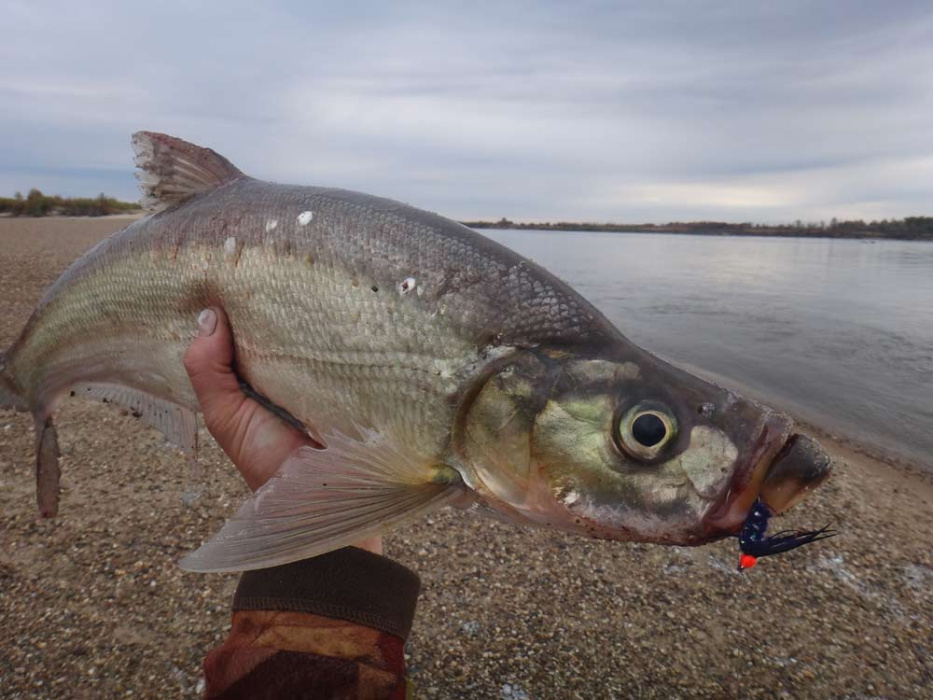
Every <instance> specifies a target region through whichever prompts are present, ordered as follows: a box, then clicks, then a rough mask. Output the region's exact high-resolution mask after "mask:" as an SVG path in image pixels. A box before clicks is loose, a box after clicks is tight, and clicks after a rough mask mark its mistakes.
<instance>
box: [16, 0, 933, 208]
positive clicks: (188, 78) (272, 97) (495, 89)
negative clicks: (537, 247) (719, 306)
mask: <svg viewBox="0 0 933 700" xmlns="http://www.w3.org/2000/svg"><path fill="white" fill-rule="evenodd" d="M751 5H752V4H751V3H744V2H726V1H722V2H711V3H692V2H659V3H651V4H645V3H615V2H614V3H607V2H589V3H572V4H568V3H557V2H550V3H531V2H517V3H481V2H480V3H471V4H470V6H469V7H462V8H461V7H456V6H453V5H447V4H444V3H428V2H400V3H392V4H387V3H375V2H352V1H351V2H346V3H340V4H331V3H304V2H297V0H296V1H295V2H279V3H246V2H225V3H219V2H218V3H198V4H192V3H182V2H173V1H167V2H162V3H157V4H152V3H148V4H135V3H124V2H101V3H94V4H92V5H91V6H76V5H74V4H73V3H67V2H51V3H41V4H39V3H25V2H11V1H9V0H8V1H7V2H5V3H4V4H3V11H4V17H5V18H7V19H9V23H10V26H11V27H15V31H12V32H9V33H8V36H5V40H4V42H3V44H0V103H2V104H3V105H4V110H3V111H2V113H0V188H5V191H12V190H13V189H25V188H28V187H30V186H33V185H35V186H39V187H40V188H43V189H47V190H50V191H54V190H56V189H57V188H67V189H61V191H62V193H66V194H96V193H97V192H99V191H101V190H102V189H104V190H106V191H108V192H112V193H113V194H116V195H119V196H122V197H126V198H131V197H135V192H134V187H135V185H134V181H133V178H132V172H131V157H130V149H129V145H128V142H129V134H130V133H132V132H133V131H135V130H138V129H142V128H144V129H156V130H161V131H166V132H169V133H173V134H176V135H178V136H181V137H183V138H187V139H189V140H192V141H195V142H197V143H203V144H204V145H209V146H211V147H212V148H215V149H216V150H218V151H220V152H222V153H224V154H225V155H227V156H228V157H229V158H231V159H232V160H233V161H234V162H235V163H237V164H238V165H239V166H240V167H241V168H243V169H244V170H246V171H247V172H250V173H252V174H255V175H257V176H260V177H264V178H268V179H274V180H278V181H290V182H299V183H309V184H311V183H313V184H329V185H335V186H342V187H350V188H353V189H359V190H363V191H369V192H373V193H375V194H382V195H386V196H392V197H395V198H398V199H402V200H404V201H408V202H411V203H413V204H417V205H419V206H423V207H425V208H428V209H432V210H436V211H440V212H442V213H445V214H448V215H451V216H455V217H499V216H503V215H505V216H509V217H511V218H525V219H550V218H562V219H587V220H619V221H633V220H644V221H667V220H671V219H678V218H714V217H715V218H723V219H729V220H755V221H758V220H765V221H767V220H787V219H795V218H804V219H806V218H809V217H814V216H818V217H819V218H827V217H831V216H839V217H849V216H856V215H860V213H864V212H875V213H876V214H877V215H878V216H889V217H890V216H904V215H910V214H915V213H924V212H927V213H929V210H928V207H929V201H930V197H929V191H928V190H927V189H926V188H924V187H922V185H921V183H922V180H917V178H918V177H927V176H928V175H929V174H930V173H929V168H928V166H926V165H923V163H926V162H927V161H926V160H925V159H929V158H930V157H931V156H933V130H931V129H930V128H929V115H930V114H931V113H933V78H931V75H933V73H931V71H930V70H929V66H930V65H933V10H930V9H928V4H926V3H921V2H893V3H885V4H883V5H882V4H880V3H879V4H877V5H876V6H875V5H872V4H870V3H863V4H860V5H858V6H856V5H852V4H850V3H846V4H844V5H843V4H840V3H834V2H821V3H812V2H797V1H787V2H783V3H769V4H761V5H760V6H757V7H752V6H751ZM120 172H123V173H125V175H124V176H123V177H120V176H119V175H116V173H120ZM930 181H931V180H930V179H929V178H928V177H927V180H926V182H930Z"/></svg>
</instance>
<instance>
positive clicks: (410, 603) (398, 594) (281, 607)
mask: <svg viewBox="0 0 933 700" xmlns="http://www.w3.org/2000/svg"><path fill="white" fill-rule="evenodd" d="M420 586H421V582H420V580H419V579H418V576H417V574H415V572H413V571H411V570H410V569H407V568H405V567H404V566H402V565H401V564H398V563H396V562H394V561H392V560H391V559H387V558H386V557H382V556H379V555H378V554H373V553H372V552H367V551H366V550H363V549H359V548H357V547H345V548H343V549H338V550H337V551H334V552H329V553H327V554H322V555H321V556H318V557H314V558H313V559H305V560H303V561H296V562H294V563H292V564H285V565H284V566H276V567H273V568H271V569H260V570H257V571H247V572H246V573H244V574H243V576H242V577H241V578H240V584H239V586H237V590H236V593H235V594H234V596H233V609H234V611H240V610H278V611H288V612H304V613H312V614H315V615H322V616H324V617H330V618H336V619H339V620H347V621H349V622H355V623H357V624H360V625H365V626H367V627H372V628H373V629H377V630H380V631H382V632H388V633H389V634H394V635H396V636H398V637H401V638H402V639H406V638H407V637H408V633H409V632H410V631H411V623H412V618H414V615H415V603H416V602H417V599H418V589H419V588H420Z"/></svg>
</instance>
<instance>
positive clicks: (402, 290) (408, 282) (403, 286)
mask: <svg viewBox="0 0 933 700" xmlns="http://www.w3.org/2000/svg"><path fill="white" fill-rule="evenodd" d="M414 288H415V278H414V277H406V278H405V279H403V280H402V281H401V282H400V283H399V285H398V293H399V294H401V295H402V296H404V295H406V294H408V293H409V292H410V291H411V290H412V289H414Z"/></svg>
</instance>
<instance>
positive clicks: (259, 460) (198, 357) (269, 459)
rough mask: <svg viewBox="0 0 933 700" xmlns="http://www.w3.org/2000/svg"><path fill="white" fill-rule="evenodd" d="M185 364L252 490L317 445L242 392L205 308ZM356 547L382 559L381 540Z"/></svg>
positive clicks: (228, 346)
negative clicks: (293, 456) (301, 451)
mask: <svg viewBox="0 0 933 700" xmlns="http://www.w3.org/2000/svg"><path fill="white" fill-rule="evenodd" d="M184 362H185V370H186V371H187V372H188V378H189V379H190V380H191V386H192V387H193V388H194V393H195V395H196V396H197V397H198V403H199V404H200V405H201V411H202V412H203V414H204V423H205V424H206V425H207V429H208V431H209V432H210V434H211V435H213V436H214V439H216V440H217V443H218V444H219V445H220V446H221V447H222V448H223V451H224V452H226V453H227V456H228V457H230V459H231V461H232V462H233V464H234V465H235V466H236V468H237V469H238V470H239V472H240V474H241V475H242V476H243V479H244V480H245V481H246V484H247V485H248V486H249V487H250V489H251V490H253V491H255V490H256V489H258V488H259V487H260V486H262V485H263V484H264V483H266V481H268V480H269V479H270V478H272V476H273V475H274V474H275V473H276V471H278V469H279V467H280V466H281V465H282V463H283V462H284V461H285V460H286V459H287V458H288V456H289V455H290V454H291V453H292V452H294V451H295V450H297V449H298V448H299V447H303V446H305V445H308V446H312V447H314V446H317V445H316V443H315V442H314V441H313V440H312V439H311V438H310V437H309V436H308V435H306V434H303V433H301V432H299V431H298V430H296V429H295V428H293V427H292V426H290V425H288V424H287V423H285V422H284V421H282V420H281V419H280V418H278V417H277V416H276V415H274V414H273V413H270V412H269V411H268V410H267V409H266V408H265V407H264V406H262V405H261V404H259V403H258V402H257V401H255V400H254V399H252V398H250V397H248V396H246V395H245V394H244V393H243V392H242V391H241V390H240V384H239V381H238V379H237V376H236V374H235V373H234V371H233V336H232V334H231V332H230V326H229V324H228V323H227V317H226V314H224V312H223V311H222V310H221V309H217V308H212V309H204V311H202V312H201V313H200V315H199V316H198V336H197V337H196V338H195V339H194V341H192V343H191V345H190V346H189V347H188V351H187V352H186V353H185V358H184ZM355 546H357V547H360V548H362V549H368V550H369V551H371V552H375V553H376V554H382V538H381V537H379V536H376V537H370V538H368V539H366V540H363V541H361V542H358V543H356V545H355Z"/></svg>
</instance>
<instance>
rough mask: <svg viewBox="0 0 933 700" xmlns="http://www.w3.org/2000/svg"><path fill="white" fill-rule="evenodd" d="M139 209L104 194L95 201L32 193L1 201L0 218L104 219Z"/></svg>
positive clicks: (36, 191) (31, 191) (5, 198)
mask: <svg viewBox="0 0 933 700" xmlns="http://www.w3.org/2000/svg"><path fill="white" fill-rule="evenodd" d="M138 209H139V205H138V204H135V203H134V202H121V201H120V200H119V199H114V198H113V197H108V196H107V195H105V194H103V193H101V194H100V195H98V196H97V197H59V196H58V195H46V194H42V192H40V191H39V190H37V189H31V190H29V194H27V195H26V196H25V197H24V196H23V195H22V193H21V192H17V193H16V194H15V195H14V196H12V197H0V214H4V213H9V214H12V215H13V216H49V215H52V214H58V215H61V216H107V215H108V214H120V213H123V212H131V211H137V210H138Z"/></svg>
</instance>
